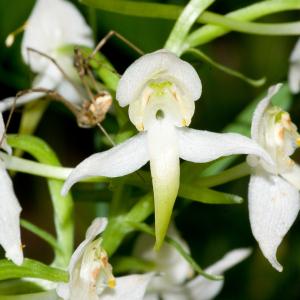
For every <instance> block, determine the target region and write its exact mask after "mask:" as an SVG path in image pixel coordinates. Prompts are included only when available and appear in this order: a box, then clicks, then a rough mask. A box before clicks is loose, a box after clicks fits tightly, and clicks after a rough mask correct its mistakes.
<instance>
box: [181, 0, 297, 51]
mask: <svg viewBox="0 0 300 300" xmlns="http://www.w3.org/2000/svg"><path fill="white" fill-rule="evenodd" d="M294 9H300V3H299V1H297V0H270V1H262V2H259V3H254V4H252V5H250V6H247V7H245V8H241V9H238V10H236V11H233V12H231V13H228V14H227V15H226V17H230V18H232V19H233V20H238V21H252V20H254V19H257V18H260V17H263V16H266V15H269V14H273V13H277V12H283V11H287V10H294ZM201 21H202V22H203V23H207V22H208V23H209V22H212V21H216V14H213V13H206V14H205V15H204V14H203V15H202V18H201ZM228 32H230V29H229V28H224V27H223V26H217V25H206V26H203V27H201V28H199V29H198V30H196V31H194V32H193V33H191V34H190V35H189V36H188V38H187V39H186V42H185V46H184V48H185V49H188V48H192V47H196V46H199V45H202V44H205V43H207V42H210V41H211V40H213V39H215V38H218V37H220V36H222V35H224V34H226V33H228Z"/></svg>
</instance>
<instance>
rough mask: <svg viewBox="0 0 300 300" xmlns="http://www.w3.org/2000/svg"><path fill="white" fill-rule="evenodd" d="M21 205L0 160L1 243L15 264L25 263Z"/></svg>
mask: <svg viewBox="0 0 300 300" xmlns="http://www.w3.org/2000/svg"><path fill="white" fill-rule="evenodd" d="M21 210H22V209H21V206H20V204H19V202H18V200H17V198H16V196H15V192H14V189H13V185H12V181H11V179H10V177H9V175H8V174H7V172H6V170H5V167H4V165H3V163H2V162H0V244H1V246H2V247H3V248H4V250H5V256H6V257H7V258H8V259H11V260H12V261H13V262H14V263H15V264H17V265H21V264H22V263H23V250H22V244H21V236H20V213H21Z"/></svg>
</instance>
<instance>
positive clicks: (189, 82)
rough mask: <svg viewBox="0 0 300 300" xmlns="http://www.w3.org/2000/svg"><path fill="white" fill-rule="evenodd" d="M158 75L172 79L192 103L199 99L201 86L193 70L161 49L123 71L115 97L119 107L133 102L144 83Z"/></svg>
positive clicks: (143, 57)
mask: <svg viewBox="0 0 300 300" xmlns="http://www.w3.org/2000/svg"><path fill="white" fill-rule="evenodd" d="M159 75H166V76H168V77H172V79H173V81H174V83H177V84H178V86H179V87H182V88H183V89H184V90H185V91H188V92H189V96H190V98H191V99H192V100H193V101H196V100H198V99H199V98H200V96H201V92H202V86H201V81H200V78H199V76H198V74H197V72H196V71H195V69H194V68H193V67H192V66H191V65H190V64H189V63H187V62H185V61H183V60H181V59H180V58H178V57H177V56H176V55H175V54H174V53H171V52H169V51H168V50H165V49H162V50H158V51H156V52H153V53H149V54H146V55H144V56H142V57H140V58H139V59H137V60H136V61H135V62H134V63H133V64H132V65H130V67H129V68H128V69H127V70H126V71H125V73H124V74H123V76H122V78H121V80H120V81H119V85H118V89H117V95H116V98H117V100H118V101H119V103H120V105H121V106H126V105H127V104H129V103H130V102H131V101H133V100H135V99H136V98H137V96H138V94H139V93H140V91H141V89H142V88H143V87H144V85H145V83H146V82H147V81H149V80H150V79H152V80H153V79H155V78H157V77H158V76H159Z"/></svg>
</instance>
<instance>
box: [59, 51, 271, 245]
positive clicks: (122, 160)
mask: <svg viewBox="0 0 300 300" xmlns="http://www.w3.org/2000/svg"><path fill="white" fill-rule="evenodd" d="M200 96H201V81H200V78H199V77H198V75H197V73H196V71H195V69H194V68H193V67H192V66H191V65H190V64H188V63H187V62H185V61H183V60H181V59H179V58H178V57H177V56H176V55H175V54H173V53H171V52H169V51H167V50H159V51H156V52H154V53H150V54H147V55H144V56H143V57H141V58H140V59H138V60H137V61H136V62H134V63H133V64H132V65H131V66H130V67H129V68H128V69H127V70H126V72H125V73H124V75H123V77H122V78H121V80H120V83H119V86H118V89H117V100H118V101H119V104H120V105H121V106H126V105H129V118H130V120H131V122H132V123H133V124H134V125H135V126H136V128H137V130H138V131H140V133H139V134H137V135H136V136H134V137H133V138H131V139H129V140H127V141H125V142H123V143H122V144H120V145H118V146H116V147H114V148H112V149H111V150H108V151H105V152H102V153H97V154H94V155H92V156H90V157H89V158H87V159H86V160H84V161H83V162H82V163H80V164H79V165H78V166H77V167H76V168H75V169H74V171H73V172H72V173H71V175H70V176H69V178H68V179H67V181H66V183H65V186H64V188H63V191H62V192H63V193H64V194H65V193H67V191H68V190H69V189H70V187H71V186H72V185H73V184H74V183H76V182H78V181H80V180H81V179H83V178H86V177H91V176H107V177H119V176H124V175H127V174H129V173H132V172H134V171H136V170H138V169H139V168H141V167H142V166H144V165H145V164H146V163H147V162H148V161H149V160H150V168H151V175H152V183H153V191H154V201H155V231H156V248H160V247H161V245H162V243H163V240H164V237H165V234H166V231H167V229H168V225H169V221H170V217H171V213H172V209H173V205H174V202H175V199H176V196H177V192H178V188H179V173H180V172H179V158H183V159H185V160H188V161H192V162H199V163H202V162H208V161H211V160H214V159H217V158H219V157H221V156H224V155H231V154H243V153H244V154H255V155H258V156H259V157H263V158H264V159H266V160H267V161H270V163H271V164H272V162H271V160H270V158H269V156H268V154H267V153H266V152H265V151H264V150H263V149H262V148H261V147H260V146H258V144H257V143H256V142H254V141H252V140H251V139H248V138H246V137H244V136H242V135H239V134H233V133H232V134H231V133H228V134H219V133H212V132H208V131H201V130H194V129H189V128H187V127H186V126H188V125H189V124H190V122H191V118H192V116H193V114H194V108H195V103H194V102H195V101H196V100H197V99H198V98H199V97H200Z"/></svg>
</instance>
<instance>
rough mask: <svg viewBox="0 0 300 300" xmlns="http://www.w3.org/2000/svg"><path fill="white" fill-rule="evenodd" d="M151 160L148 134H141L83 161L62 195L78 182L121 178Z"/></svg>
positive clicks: (73, 173) (67, 181) (74, 171)
mask: <svg viewBox="0 0 300 300" xmlns="http://www.w3.org/2000/svg"><path fill="white" fill-rule="evenodd" d="M148 160H149V154H148V148H147V141H146V134H145V133H139V134H138V135H136V136H134V137H132V138H131V139H129V140H127V141H125V142H123V143H122V144H119V145H117V146H115V147H113V148H112V149H110V150H107V151H104V152H101V153H96V154H93V155H91V156H90V157H88V158H86V159H85V160H84V161H82V162H81V163H80V164H79V165H78V166H77V167H76V168H75V169H74V170H73V171H72V173H71V174H70V176H69V177H68V179H67V180H66V182H65V184H64V186H63V189H62V194H64V195H65V194H66V193H67V192H68V191H69V189H70V188H71V186H72V185H73V184H75V183H76V182H78V181H80V180H82V179H84V178H87V177H93V176H107V177H119V176H124V175H127V174H130V173H132V172H134V171H136V170H138V169H139V168H141V167H142V166H143V165H145V164H146V163H147V162H148Z"/></svg>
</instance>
